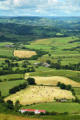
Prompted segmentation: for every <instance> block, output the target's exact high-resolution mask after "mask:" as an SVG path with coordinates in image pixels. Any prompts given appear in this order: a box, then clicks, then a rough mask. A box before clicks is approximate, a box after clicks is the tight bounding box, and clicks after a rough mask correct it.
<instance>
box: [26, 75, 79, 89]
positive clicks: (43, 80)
mask: <svg viewBox="0 0 80 120" xmlns="http://www.w3.org/2000/svg"><path fill="white" fill-rule="evenodd" d="M28 77H30V76H28V75H27V74H25V79H27V78H28ZM31 78H34V79H35V82H36V83H37V84H38V85H40V84H43V85H56V84H57V83H58V82H61V83H64V84H66V85H68V84H70V85H72V86H73V87H80V83H78V82H75V81H73V80H71V79H69V78H66V77H62V76H51V77H39V76H31Z"/></svg>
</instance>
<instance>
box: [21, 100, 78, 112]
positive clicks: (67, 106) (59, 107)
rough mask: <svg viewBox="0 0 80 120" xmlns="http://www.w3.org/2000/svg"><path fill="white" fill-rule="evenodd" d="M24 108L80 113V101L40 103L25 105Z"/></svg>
mask: <svg viewBox="0 0 80 120" xmlns="http://www.w3.org/2000/svg"><path fill="white" fill-rule="evenodd" d="M22 108H26V109H41V110H46V111H48V112H53V111H54V112H59V113H64V112H68V113H80V104H79V103H58V102H57V103H56V102H50V103H39V104H35V105H29V106H24V107H22Z"/></svg>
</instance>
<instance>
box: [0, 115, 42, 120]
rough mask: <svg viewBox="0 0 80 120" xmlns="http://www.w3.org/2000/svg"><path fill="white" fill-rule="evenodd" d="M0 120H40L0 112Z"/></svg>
mask: <svg viewBox="0 0 80 120" xmlns="http://www.w3.org/2000/svg"><path fill="white" fill-rule="evenodd" d="M0 120H42V119H39V118H30V117H29V116H27V117H21V116H17V115H11V114H0Z"/></svg>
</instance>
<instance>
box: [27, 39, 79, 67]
mask: <svg viewBox="0 0 80 120" xmlns="http://www.w3.org/2000/svg"><path fill="white" fill-rule="evenodd" d="M78 39H79V38H77V37H60V38H58V37H57V38H48V39H40V40H35V41H33V42H30V45H25V47H26V48H29V49H34V50H44V51H47V52H49V54H51V57H49V56H43V57H42V60H44V59H46V58H47V59H49V58H51V59H52V60H56V59H59V58H61V63H62V64H63V65H66V64H70V63H71V64H72V63H75V64H76V63H78V62H79V59H80V55H79V48H78V46H79V40H78ZM40 60H41V58H40Z"/></svg>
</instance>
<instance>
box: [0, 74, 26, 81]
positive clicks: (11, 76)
mask: <svg viewBox="0 0 80 120" xmlns="http://www.w3.org/2000/svg"><path fill="white" fill-rule="evenodd" d="M23 78H24V75H23V74H8V75H0V80H2V81H8V80H17V79H23Z"/></svg>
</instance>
